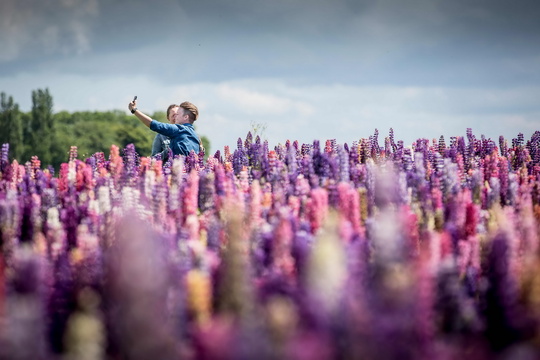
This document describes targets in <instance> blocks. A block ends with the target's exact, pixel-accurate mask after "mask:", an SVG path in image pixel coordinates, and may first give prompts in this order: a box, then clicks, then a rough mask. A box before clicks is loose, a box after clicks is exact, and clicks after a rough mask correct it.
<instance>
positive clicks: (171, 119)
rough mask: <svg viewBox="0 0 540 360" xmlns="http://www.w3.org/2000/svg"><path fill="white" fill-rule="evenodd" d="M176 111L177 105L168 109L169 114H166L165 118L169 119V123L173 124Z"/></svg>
mask: <svg viewBox="0 0 540 360" xmlns="http://www.w3.org/2000/svg"><path fill="white" fill-rule="evenodd" d="M177 111H178V106H175V107H173V108H172V109H171V110H169V115H168V116H167V120H169V122H170V123H171V124H174V118H175V117H176V113H177Z"/></svg>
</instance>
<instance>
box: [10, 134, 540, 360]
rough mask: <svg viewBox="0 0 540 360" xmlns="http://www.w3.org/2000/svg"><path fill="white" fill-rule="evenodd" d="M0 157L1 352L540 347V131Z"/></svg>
mask: <svg viewBox="0 0 540 360" xmlns="http://www.w3.org/2000/svg"><path fill="white" fill-rule="evenodd" d="M498 140H499V141H498V142H494V141H492V140H491V139H486V138H485V137H483V136H480V137H479V138H477V137H476V136H475V135H474V134H473V133H472V130H471V129H468V130H467V133H466V136H464V137H452V138H450V139H448V140H447V141H445V139H444V138H443V137H441V138H440V139H439V140H438V141H437V140H431V141H430V140H426V139H419V140H417V141H416V142H414V143H413V144H412V145H410V146H405V145H404V144H403V142H402V141H397V142H396V141H395V140H394V135H393V131H392V130H390V134H389V136H388V137H386V138H385V139H384V145H383V146H380V145H379V139H378V132H377V131H375V134H374V135H373V136H371V137H369V138H367V139H366V138H362V139H360V140H359V141H357V142H354V143H353V144H350V145H348V144H339V143H337V142H336V141H335V140H327V141H325V142H324V143H320V142H319V141H314V142H313V143H311V144H299V143H298V142H297V141H294V142H293V141H287V142H286V143H285V144H284V145H278V146H276V147H274V148H273V149H270V148H269V145H268V143H267V142H264V141H261V140H260V138H259V137H256V138H253V136H252V135H251V134H250V133H248V134H247V136H246V138H245V139H238V142H237V145H236V147H235V148H234V149H229V148H228V147H226V148H225V149H224V151H223V153H222V152H220V151H218V152H216V153H215V154H214V155H213V156H209V157H208V158H206V160H204V159H205V157H204V156H203V155H204V154H199V156H197V155H196V154H193V153H192V154H191V155H189V156H187V157H179V158H176V159H174V160H172V161H169V162H167V163H165V164H162V163H161V161H157V160H155V159H150V158H146V157H138V156H137V153H136V152H135V148H134V147H133V146H132V145H130V146H128V147H126V148H125V149H122V150H120V149H119V148H118V147H116V146H114V145H113V146H112V147H111V150H110V154H108V155H106V154H103V153H96V154H94V155H93V156H91V157H89V158H86V159H79V158H78V155H77V148H76V147H72V149H71V152H70V156H69V161H68V162H67V163H63V164H62V165H61V168H60V170H59V171H58V174H55V173H54V170H53V169H52V168H42V166H41V164H40V161H39V159H38V158H36V157H34V158H33V159H32V161H31V162H28V163H26V164H19V163H17V161H16V160H14V161H12V162H11V163H10V162H9V161H8V155H9V145H8V144H4V145H3V147H2V153H1V159H0V245H1V249H0V359H163V360H167V359H223V360H225V359H292V360H311V359H313V360H314V359H320V360H324V359H434V360H435V359H449V360H450V359H461V360H464V359H475V360H476V359H480V360H482V359H538V358H540V238H539V224H540V131H537V132H536V133H534V135H533V136H532V137H531V139H530V140H525V139H524V138H523V135H521V134H519V135H518V136H517V138H515V139H511V140H506V139H504V138H503V137H501V138H500V139H498Z"/></svg>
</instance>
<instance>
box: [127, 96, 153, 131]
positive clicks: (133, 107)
mask: <svg viewBox="0 0 540 360" xmlns="http://www.w3.org/2000/svg"><path fill="white" fill-rule="evenodd" d="M128 109H129V111H131V113H132V114H133V115H135V116H136V117H138V118H139V120H141V122H142V123H143V124H144V125H146V126H147V127H150V123H151V122H152V118H151V117H150V116H148V115H146V114H145V113H143V112H142V111H140V110H138V109H137V100H133V101H131V102H130V103H129V104H128Z"/></svg>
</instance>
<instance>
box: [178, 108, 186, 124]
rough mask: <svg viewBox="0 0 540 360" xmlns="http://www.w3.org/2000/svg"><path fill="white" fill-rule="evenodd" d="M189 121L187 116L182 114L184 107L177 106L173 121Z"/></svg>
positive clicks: (179, 122) (182, 122)
mask: <svg viewBox="0 0 540 360" xmlns="http://www.w3.org/2000/svg"><path fill="white" fill-rule="evenodd" d="M188 122H189V116H187V115H185V114H184V109H183V108H181V107H179V108H178V109H177V111H176V117H175V123H176V124H186V123H188Z"/></svg>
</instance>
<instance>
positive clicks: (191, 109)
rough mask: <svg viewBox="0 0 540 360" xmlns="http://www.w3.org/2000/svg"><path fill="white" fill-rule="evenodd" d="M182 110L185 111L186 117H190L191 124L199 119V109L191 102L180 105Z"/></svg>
mask: <svg viewBox="0 0 540 360" xmlns="http://www.w3.org/2000/svg"><path fill="white" fill-rule="evenodd" d="M179 106H180V107H181V108H182V109H184V115H187V116H188V117H189V122H190V123H193V122H195V120H197V118H198V117H199V109H197V107H196V106H195V105H193V104H192V103H190V102H189V101H184V102H183V103H181V104H180V105H179Z"/></svg>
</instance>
